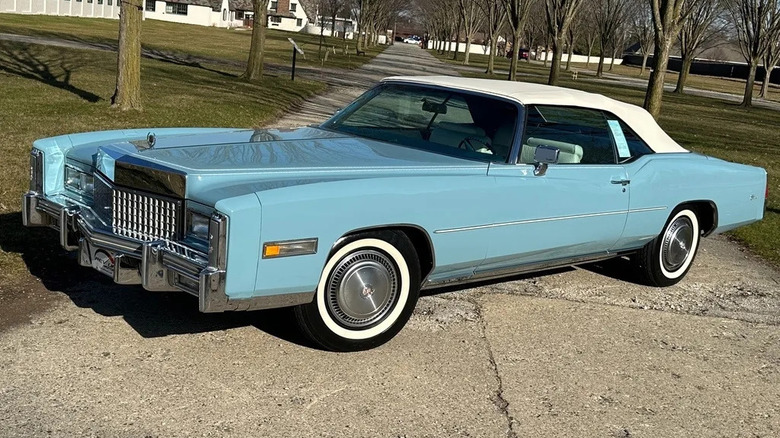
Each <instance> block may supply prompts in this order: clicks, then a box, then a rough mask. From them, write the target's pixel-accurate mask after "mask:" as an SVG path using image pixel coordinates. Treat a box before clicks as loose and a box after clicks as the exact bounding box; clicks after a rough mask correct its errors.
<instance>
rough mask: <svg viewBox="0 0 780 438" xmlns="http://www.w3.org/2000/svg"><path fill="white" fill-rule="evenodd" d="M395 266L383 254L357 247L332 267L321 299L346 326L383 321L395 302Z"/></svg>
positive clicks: (364, 326) (368, 325) (396, 295)
mask: <svg viewBox="0 0 780 438" xmlns="http://www.w3.org/2000/svg"><path fill="white" fill-rule="evenodd" d="M399 289H400V281H399V275H398V269H397V268H396V266H395V263H393V261H392V259H391V258H390V257H389V256H387V255H386V254H384V253H382V252H379V251H375V250H360V251H356V252H353V253H351V254H348V255H347V256H346V257H344V258H343V259H341V260H340V261H339V262H338V264H337V265H336V266H335V267H334V268H333V271H332V274H331V275H330V278H329V281H328V284H327V289H326V292H327V293H326V296H325V301H326V304H327V306H328V311H329V313H330V314H331V315H332V316H333V318H334V320H335V321H336V322H338V323H339V324H341V325H343V326H345V327H349V328H367V327H370V326H371V325H373V324H375V323H377V322H379V321H381V320H383V319H384V318H385V317H386V316H387V314H388V313H390V311H391V310H392V309H393V308H394V306H395V304H396V302H397V301H398V294H399Z"/></svg>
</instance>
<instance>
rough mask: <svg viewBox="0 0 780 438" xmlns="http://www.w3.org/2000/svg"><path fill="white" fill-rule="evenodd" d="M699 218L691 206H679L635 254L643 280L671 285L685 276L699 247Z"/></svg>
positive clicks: (651, 283)
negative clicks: (689, 207) (650, 239)
mask: <svg viewBox="0 0 780 438" xmlns="http://www.w3.org/2000/svg"><path fill="white" fill-rule="evenodd" d="M699 239H700V231H699V220H698V218H697V217H696V213H695V212H694V211H693V210H690V209H688V208H684V207H683V208H678V209H676V210H675V211H674V212H673V213H672V215H671V217H670V218H669V220H668V221H667V222H666V225H665V226H664V229H663V231H661V234H659V235H658V237H656V238H655V239H653V240H652V241H650V242H649V243H648V244H647V245H645V247H644V248H642V250H640V251H639V253H638V254H637V255H636V256H635V257H634V263H635V264H636V267H637V268H638V271H639V274H640V278H641V280H642V282H643V283H645V284H647V285H650V286H671V285H673V284H676V283H677V282H679V281H680V280H682V279H683V277H685V274H686V273H688V270H689V269H690V268H691V265H692V264H693V260H694V258H696V252H697V250H698V249H699Z"/></svg>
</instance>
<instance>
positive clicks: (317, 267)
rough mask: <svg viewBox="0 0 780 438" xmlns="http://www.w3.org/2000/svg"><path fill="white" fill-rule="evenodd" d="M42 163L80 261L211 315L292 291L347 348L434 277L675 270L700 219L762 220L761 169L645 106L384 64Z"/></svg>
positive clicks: (284, 302) (670, 280) (688, 259)
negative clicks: (275, 104) (329, 90)
mask: <svg viewBox="0 0 780 438" xmlns="http://www.w3.org/2000/svg"><path fill="white" fill-rule="evenodd" d="M691 129H695V122H694V121H692V123H691ZM30 179H31V181H30V191H29V192H28V193H27V194H25V195H24V212H23V220H24V224H25V225H27V226H45V227H50V228H53V229H55V230H57V231H58V233H59V239H60V244H61V245H62V247H63V248H65V249H67V250H71V251H77V254H78V256H77V259H78V262H79V264H80V265H82V266H91V267H93V268H94V269H96V270H98V271H100V272H102V273H104V274H106V275H108V276H110V277H112V278H113V280H114V281H115V282H116V283H118V284H123V285H141V286H143V288H145V289H147V290H149V291H184V292H187V293H189V294H192V295H194V296H196V297H198V300H199V306H200V310H201V311H202V312H222V311H229V310H252V309H267V308H274V307H285V306H294V314H295V317H296V320H297V322H298V324H299V326H300V327H301V329H302V331H303V332H304V333H305V334H306V335H307V336H309V337H310V338H311V339H312V340H313V341H314V342H316V343H317V344H319V345H320V346H321V347H323V348H326V349H331V350H340V351H349V350H359V349H366V348H372V347H375V346H377V345H380V344H382V343H384V342H386V341H388V340H389V339H390V338H392V337H393V336H394V335H395V334H396V333H398V331H399V330H401V328H402V327H403V325H404V324H405V323H406V321H407V320H408V319H409V317H410V315H411V313H412V311H413V309H414V306H415V304H416V302H417V298H418V294H419V291H420V289H421V288H431V287H435V286H438V285H443V284H452V283H464V282H469V281H474V280H480V279H487V278H498V277H506V276H509V275H512V274H517V273H520V272H529V271H538V270H544V269H549V268H553V267H559V266H567V265H575V264H580V263H586V262H591V261H596V260H603V259H607V258H611V257H619V256H627V257H630V260H632V262H633V265H634V266H635V267H636V269H637V272H638V278H639V279H641V280H642V281H643V282H645V283H647V284H649V285H654V286H668V285H672V284H675V283H677V282H678V281H680V280H681V279H682V278H683V276H684V275H685V274H686V272H687V271H688V270H689V269H690V267H691V264H692V262H693V260H694V257H695V256H696V250H697V249H698V247H699V242H700V239H701V238H702V237H705V236H708V235H710V234H713V233H720V232H723V231H727V230H730V229H733V228H735V227H738V226H741V225H745V224H749V223H751V222H755V221H758V220H760V219H761V218H762V217H763V212H764V206H765V198H766V187H767V178H766V172H765V171H764V170H763V169H761V168H757V167H751V166H746V165H741V164H734V163H729V162H726V161H723V160H719V159H715V158H712V157H707V156H704V155H699V154H696V153H691V152H689V151H687V150H685V149H683V148H682V147H681V146H679V145H678V144H677V143H676V142H675V141H674V140H672V139H671V138H670V137H669V136H668V135H667V134H666V133H664V132H663V131H662V130H661V128H660V127H659V126H658V125H657V124H656V122H655V121H654V120H653V118H652V117H651V116H650V115H649V114H648V113H647V112H645V111H644V110H643V109H641V108H638V107H636V106H633V105H629V104H625V103H621V102H618V101H615V100H612V99H609V98H606V97H604V96H600V95H595V94H589V93H585V92H581V91H575V90H569V89H565V88H557V87H548V86H542V85H533V84H526V83H507V82H504V81H490V80H480V79H465V78H451V77H396V78H389V79H386V80H384V81H383V82H381V83H380V84H379V85H378V86H376V87H375V88H373V89H371V90H369V91H368V92H366V93H365V94H364V95H363V96H361V97H360V98H358V99H357V100H356V101H355V102H354V103H352V104H350V105H349V106H348V107H346V108H344V109H343V110H342V111H340V112H338V113H337V114H336V115H335V116H333V117H332V118H331V119H330V120H328V121H326V122H324V123H322V124H321V125H319V126H312V127H304V128H300V129H295V130H273V129H272V130H247V129H190V128H180V129H179V128H176V129H170V128H167V129H157V128H150V129H129V130H120V131H105V132H90V133H82V134H71V135H62V136H58V137H52V138H45V139H41V140H38V141H36V142H35V143H34V145H33V149H32V152H31V161H30Z"/></svg>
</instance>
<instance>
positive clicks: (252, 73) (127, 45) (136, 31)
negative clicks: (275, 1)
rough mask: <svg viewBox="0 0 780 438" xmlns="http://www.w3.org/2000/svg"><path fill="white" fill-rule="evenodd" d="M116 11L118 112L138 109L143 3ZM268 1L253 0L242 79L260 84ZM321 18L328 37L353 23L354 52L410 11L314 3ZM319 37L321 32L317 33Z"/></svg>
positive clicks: (363, 3)
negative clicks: (346, 20)
mask: <svg viewBox="0 0 780 438" xmlns="http://www.w3.org/2000/svg"><path fill="white" fill-rule="evenodd" d="M120 4H121V6H120V10H119V11H120V12H119V50H118V52H119V53H118V61H117V81H116V89H115V91H114V95H113V96H112V97H111V104H112V106H114V107H116V108H119V109H121V110H131V109H136V110H138V109H141V20H142V18H143V15H142V14H143V12H142V11H143V9H142V8H143V0H122V1H121V3H120ZM268 4H269V0H253V13H254V17H253V22H252V37H251V43H250V48H249V55H248V58H247V65H246V70H245V72H244V76H243V77H244V78H245V79H246V80H248V81H259V80H261V79H262V77H263V58H264V56H263V55H264V53H265V34H266V27H267V23H268V14H267V13H268ZM314 6H315V7H316V8H317V10H316V12H317V13H318V14H319V15H320V23H319V24H320V25H321V26H322V27H323V30H324V28H325V25H324V23H323V20H322V18H321V17H330V19H331V20H330V21H331V22H330V26H331V28H330V30H331V35H335V34H336V22H337V17H339V16H341V17H343V16H348V17H351V19H352V20H353V21H354V23H355V24H356V39H357V41H356V50H357V53H361V52H363V51H364V50H365V48H366V47H370V46H374V45H376V44H378V42H379V36H380V35H387V29H390V28H392V27H393V25H394V24H395V20H396V18H397V17H398V16H399V14H400V13H402V12H403V11H408V10H409V8H410V2H409V0H317V1H316V2H314ZM320 35H321V36H322V32H320Z"/></svg>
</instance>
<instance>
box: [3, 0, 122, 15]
mask: <svg viewBox="0 0 780 438" xmlns="http://www.w3.org/2000/svg"><path fill="white" fill-rule="evenodd" d="M119 1H120V0H0V12H11V13H17V14H37V15H71V16H75V17H102V18H119Z"/></svg>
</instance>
